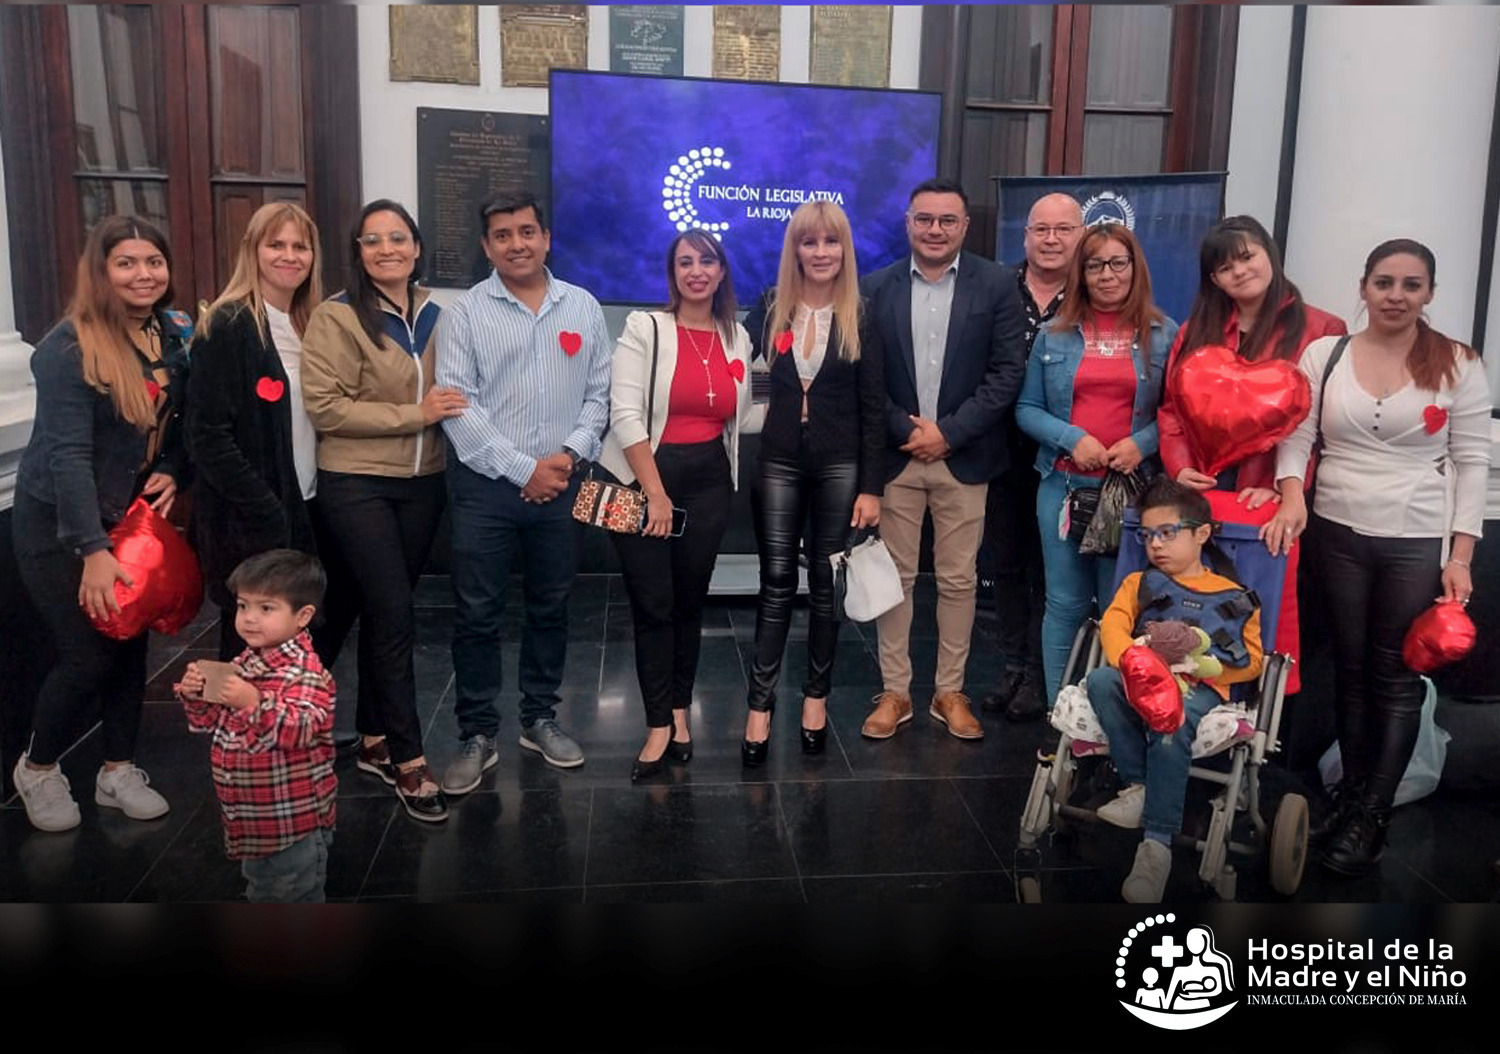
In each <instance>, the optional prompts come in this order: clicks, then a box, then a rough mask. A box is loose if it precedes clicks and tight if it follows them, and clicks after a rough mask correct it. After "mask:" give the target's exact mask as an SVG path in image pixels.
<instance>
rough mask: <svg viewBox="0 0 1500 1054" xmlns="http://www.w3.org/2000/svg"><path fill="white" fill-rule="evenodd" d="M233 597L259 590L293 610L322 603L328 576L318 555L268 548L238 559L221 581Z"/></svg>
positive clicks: (317, 606)
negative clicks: (244, 558)
mask: <svg viewBox="0 0 1500 1054" xmlns="http://www.w3.org/2000/svg"><path fill="white" fill-rule="evenodd" d="M224 584H225V585H226V586H228V587H229V591H230V592H231V593H233V594H235V595H236V596H238V595H239V594H240V593H259V594H260V595H261V596H267V597H275V598H276V599H278V600H285V601H286V602H287V603H288V604H290V605H291V608H292V610H293V611H297V610H300V609H301V608H304V607H306V606H307V605H309V604H311V605H312V606H313V607H315V608H320V607H322V606H323V593H324V591H325V590H327V588H328V576H327V575H326V574H325V573H324V572H323V565H322V564H320V563H319V562H318V558H317V557H316V556H313V555H311V554H309V553H303V552H298V551H297V550H296V549H269V550H267V551H266V552H263V553H257V554H255V555H254V556H252V557H249V558H248V559H246V560H243V561H241V562H240V565H239V566H238V567H236V568H235V569H234V570H233V571H231V572H230V574H229V578H228V580H227V581H226V582H225V583H224Z"/></svg>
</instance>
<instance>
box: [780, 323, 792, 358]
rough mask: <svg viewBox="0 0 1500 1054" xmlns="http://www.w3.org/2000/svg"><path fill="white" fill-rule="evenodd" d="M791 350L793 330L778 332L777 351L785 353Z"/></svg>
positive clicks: (781, 353)
mask: <svg viewBox="0 0 1500 1054" xmlns="http://www.w3.org/2000/svg"><path fill="white" fill-rule="evenodd" d="M791 350H792V331H791V330H789V329H788V330H785V331H783V332H781V333H778V334H776V351H777V353H778V354H780V355H785V354H786V353H787V352H789V351H791Z"/></svg>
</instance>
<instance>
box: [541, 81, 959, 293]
mask: <svg viewBox="0 0 1500 1054" xmlns="http://www.w3.org/2000/svg"><path fill="white" fill-rule="evenodd" d="M940 109H941V98H940V96H938V95H937V94H934V93H930V92H906V91H877V90H871V89H861V88H826V87H815V86H810V85H802V84H767V83H749V82H743V81H715V80H700V79H691V78H669V77H645V76H630V75H621V74H609V73H590V72H583V71H570V70H554V71H553V72H552V81H551V103H550V111H549V112H550V116H551V121H552V212H553V215H552V218H551V227H552V256H551V267H552V269H553V271H554V272H556V274H557V275H558V276H559V277H560V278H564V279H566V280H567V281H570V282H575V283H577V284H579V285H582V286H583V287H584V288H586V289H588V290H589V291H590V292H592V293H593V294H594V295H595V296H596V297H598V298H599V299H600V300H603V301H606V302H611V303H630V304H656V303H662V302H663V301H665V300H666V297H667V285H666V283H667V277H666V273H667V272H666V253H667V246H668V245H669V244H670V242H671V240H672V238H673V236H674V235H675V234H676V232H677V231H678V230H679V229H682V228H686V227H693V226H699V227H705V228H708V229H709V230H712V231H713V232H714V233H715V234H716V235H717V237H718V238H719V239H720V241H721V242H722V243H723V245H724V247H725V254H726V256H727V257H728V259H729V262H730V267H731V272H732V274H733V275H734V286H735V293H736V295H737V296H738V298H739V300H740V302H741V304H748V303H750V302H752V301H753V299H754V298H755V297H757V296H759V294H760V292H761V290H763V289H764V288H766V287H767V286H769V285H771V284H773V283H774V281H775V277H776V265H777V261H778V260H779V258H780V255H781V241H782V236H783V233H784V231H785V228H786V221H787V220H788V219H789V218H790V216H791V214H792V212H793V211H794V210H795V209H796V208H797V206H798V205H800V204H801V203H802V202H804V201H808V200H815V199H817V198H827V199H831V200H834V201H837V202H838V203H839V204H840V205H842V206H843V208H844V211H845V212H847V213H848V214H849V222H850V224H851V226H852V227H853V229H854V248H855V254H856V256H857V259H858V266H859V270H860V273H867V272H869V271H872V270H875V269H876V268H877V267H880V266H883V265H885V264H887V263H890V262H891V261H892V260H894V259H896V258H897V257H899V256H901V255H904V254H905V253H906V252H907V251H908V249H907V241H906V229H905V223H904V219H903V216H904V213H905V211H906V205H907V199H908V197H909V195H910V193H911V188H912V187H914V186H916V185H917V184H918V183H920V182H922V181H923V180H924V179H931V178H932V176H933V175H934V174H935V173H936V171H937V138H938V123H939V118H940V116H941V114H940Z"/></svg>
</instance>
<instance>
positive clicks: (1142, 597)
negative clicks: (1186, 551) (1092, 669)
mask: <svg viewBox="0 0 1500 1054" xmlns="http://www.w3.org/2000/svg"><path fill="white" fill-rule="evenodd" d="M1136 599H1137V604H1138V610H1139V611H1140V614H1139V615H1137V616H1136V620H1135V627H1134V632H1135V634H1136V636H1140V635H1141V634H1143V633H1144V632H1145V631H1146V623H1147V622H1170V621H1180V622H1186V623H1187V624H1188V625H1190V626H1197V627H1198V628H1199V629H1201V630H1203V632H1205V633H1207V634H1208V639H1209V646H1210V650H1211V651H1212V652H1213V653H1214V654H1215V655H1216V656H1218V658H1219V660H1220V661H1221V662H1223V663H1224V665H1226V666H1246V665H1249V662H1250V652H1249V650H1248V649H1247V648H1246V647H1245V624H1246V623H1247V622H1249V621H1250V616H1251V615H1253V614H1254V613H1255V612H1256V611H1257V610H1258V609H1259V608H1260V598H1259V597H1258V596H1256V595H1255V590H1253V589H1245V588H1244V587H1243V586H1233V587H1230V588H1228V589H1217V590H1211V591H1205V592H1199V591H1198V590H1196V589H1190V588H1188V587H1187V586H1185V585H1183V584H1182V583H1181V582H1179V581H1177V580H1176V579H1174V578H1173V577H1172V576H1171V575H1168V574H1166V573H1165V572H1162V571H1159V570H1157V569H1156V568H1154V567H1151V568H1147V569H1146V570H1145V571H1143V572H1141V581H1140V586H1139V589H1138V590H1137V592H1136Z"/></svg>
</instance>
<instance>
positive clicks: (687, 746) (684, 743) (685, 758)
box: [667, 719, 693, 764]
mask: <svg viewBox="0 0 1500 1054" xmlns="http://www.w3.org/2000/svg"><path fill="white" fill-rule="evenodd" d="M682 723H683V726H684V727H686V725H687V720H686V719H684V720H683V722H682ZM689 733H690V734H691V730H689ZM672 735H673V736H676V735H677V722H676V720H675V719H674V720H673V722H672ZM667 757H669V758H671V759H672V760H673V761H675V762H678V763H679V764H687V763H688V762H689V761H692V760H693V741H692V740H691V739H682V740H679V739H668V740H667Z"/></svg>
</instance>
